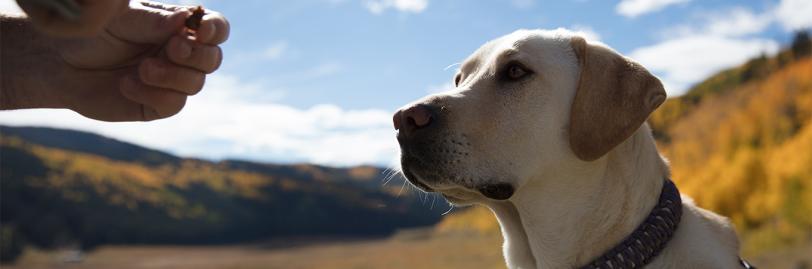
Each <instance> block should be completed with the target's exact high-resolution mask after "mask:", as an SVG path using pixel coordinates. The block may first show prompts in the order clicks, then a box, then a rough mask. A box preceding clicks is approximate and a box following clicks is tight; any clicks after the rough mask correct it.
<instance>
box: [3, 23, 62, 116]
mask: <svg viewBox="0 0 812 269" xmlns="http://www.w3.org/2000/svg"><path fill="white" fill-rule="evenodd" d="M51 43H52V42H51V41H50V40H49V39H48V38H47V37H45V36H43V35H42V34H40V33H38V32H37V31H35V30H34V29H33V27H32V25H31V22H30V21H28V19H26V18H23V17H0V110H7V109H23V108H65V107H66V105H65V102H64V100H63V98H61V97H60V96H59V94H58V93H59V90H58V89H57V88H56V87H54V86H53V85H51V83H50V82H52V81H53V79H54V77H55V76H56V75H57V74H58V72H56V71H57V70H55V68H57V67H58V66H59V62H58V61H57V59H59V56H58V54H56V51H55V50H54V49H53V45H52V44H51Z"/></svg>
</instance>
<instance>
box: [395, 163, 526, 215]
mask: <svg viewBox="0 0 812 269" xmlns="http://www.w3.org/2000/svg"><path fill="white" fill-rule="evenodd" d="M402 168H403V170H402V171H403V175H404V176H405V177H406V180H408V181H409V183H411V184H412V185H414V186H415V187H417V188H418V189H420V190H423V191H425V192H438V193H440V194H442V195H443V196H444V197H445V198H446V200H448V201H449V202H451V203H453V204H457V205H468V204H472V203H475V202H478V201H481V200H483V199H491V200H507V199H510V197H512V196H513V193H514V191H515V189H514V187H513V185H512V184H510V183H499V182H498V181H497V183H481V184H476V185H475V186H467V185H466V184H464V182H453V181H449V180H448V178H443V177H441V176H439V175H441V174H442V173H440V172H437V171H435V172H428V173H426V172H423V171H422V170H420V169H416V168H415V167H414V166H410V165H407V163H406V162H404V163H403V166H402ZM424 175H432V176H433V177H431V178H428V177H425V176H424ZM479 182H485V181H484V180H481V181H479Z"/></svg>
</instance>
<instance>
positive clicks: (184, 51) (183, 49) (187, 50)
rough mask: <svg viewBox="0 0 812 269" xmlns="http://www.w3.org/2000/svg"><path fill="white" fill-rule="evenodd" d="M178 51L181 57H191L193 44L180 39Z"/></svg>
mask: <svg viewBox="0 0 812 269" xmlns="http://www.w3.org/2000/svg"><path fill="white" fill-rule="evenodd" d="M178 53H179V55H178V56H180V58H183V59H186V58H189V57H191V56H192V46H191V45H189V42H186V41H180V44H178Z"/></svg>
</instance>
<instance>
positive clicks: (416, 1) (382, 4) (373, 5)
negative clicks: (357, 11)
mask: <svg viewBox="0 0 812 269" xmlns="http://www.w3.org/2000/svg"><path fill="white" fill-rule="evenodd" d="M364 6H365V7H366V8H367V10H369V11H370V12H372V13H373V14H376V15H377V14H381V13H383V12H384V11H386V10H387V9H395V10H397V11H401V12H411V13H420V12H423V10H426V8H427V7H428V6H429V1H428V0H367V1H366V2H365V3H364Z"/></svg>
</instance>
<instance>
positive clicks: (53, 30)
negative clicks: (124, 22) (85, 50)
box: [17, 0, 130, 37]
mask: <svg viewBox="0 0 812 269" xmlns="http://www.w3.org/2000/svg"><path fill="white" fill-rule="evenodd" d="M129 2H130V1H129V0H84V1H75V0H17V4H18V5H19V6H20V8H22V9H23V10H24V11H25V13H26V14H28V18H29V19H31V22H32V23H33V24H34V26H35V27H36V28H37V29H38V30H39V31H42V32H44V33H47V34H49V35H52V36H60V37H91V36H95V35H97V34H98V33H100V32H101V31H102V30H103V29H104V27H105V26H106V25H107V22H109V21H110V20H111V19H112V18H114V17H115V16H116V15H118V14H119V13H120V12H122V11H123V10H124V9H126V8H127V3H129Z"/></svg>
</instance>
